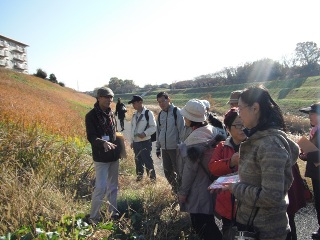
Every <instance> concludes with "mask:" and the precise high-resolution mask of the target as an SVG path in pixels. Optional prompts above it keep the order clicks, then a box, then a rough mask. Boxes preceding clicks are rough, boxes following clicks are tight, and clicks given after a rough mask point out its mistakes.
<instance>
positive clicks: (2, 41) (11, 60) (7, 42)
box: [0, 35, 29, 73]
mask: <svg viewBox="0 0 320 240" xmlns="http://www.w3.org/2000/svg"><path fill="white" fill-rule="evenodd" d="M27 47H29V46H28V45H26V44H24V43H21V42H18V41H16V40H13V39H11V38H8V37H5V36H2V35H0V67H5V68H9V69H13V70H15V71H17V72H22V73H28V58H27V49H26V48H27Z"/></svg>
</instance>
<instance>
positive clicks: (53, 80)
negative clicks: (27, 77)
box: [49, 73, 58, 83]
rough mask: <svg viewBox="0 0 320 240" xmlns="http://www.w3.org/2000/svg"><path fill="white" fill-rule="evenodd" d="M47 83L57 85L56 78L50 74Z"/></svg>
mask: <svg viewBox="0 0 320 240" xmlns="http://www.w3.org/2000/svg"><path fill="white" fill-rule="evenodd" d="M49 81H50V82H53V83H58V81H57V78H56V76H55V75H54V74H53V73H51V74H50V76H49Z"/></svg>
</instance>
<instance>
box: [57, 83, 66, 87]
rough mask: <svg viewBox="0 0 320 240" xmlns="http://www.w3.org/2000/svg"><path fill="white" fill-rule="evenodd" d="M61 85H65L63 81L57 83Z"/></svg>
mask: <svg viewBox="0 0 320 240" xmlns="http://www.w3.org/2000/svg"><path fill="white" fill-rule="evenodd" d="M58 84H59V85H60V86H61V87H65V86H66V85H65V84H64V83H63V82H59V83H58Z"/></svg>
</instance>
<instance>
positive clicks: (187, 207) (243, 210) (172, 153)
mask: <svg viewBox="0 0 320 240" xmlns="http://www.w3.org/2000/svg"><path fill="white" fill-rule="evenodd" d="M113 97H114V93H113V92H112V90H111V89H109V88H106V87H103V88H100V89H99V90H98V91H97V102H96V103H95V105H94V108H93V109H92V110H91V111H90V112H89V113H88V114H87V115H86V129H87V137H88V140H89V142H90V143H91V145H92V155H93V160H94V167H95V172H96V183H95V189H94V192H93V194H92V207H91V212H90V220H91V221H92V222H93V223H96V222H98V221H100V217H101V216H100V212H99V211H100V207H101V204H102V202H103V198H104V197H105V196H106V197H107V199H108V202H109V208H108V213H109V214H110V217H111V218H117V216H118V212H117V203H116V198H117V184H118V175H117V173H118V167H119V161H118V160H119V158H120V153H119V152H120V151H119V146H118V144H117V139H116V133H115V132H116V127H115V126H116V123H115V121H116V120H115V118H114V116H113V112H112V110H111V108H110V104H111V102H112V100H113ZM156 100H157V102H158V104H159V106H160V108H161V111H160V112H159V114H158V117H157V119H156V118H155V116H154V114H153V112H152V111H150V110H148V109H147V108H146V107H145V106H144V105H143V98H142V97H141V96H139V95H134V96H133V97H132V99H131V100H130V101H129V102H128V104H132V106H133V108H134V109H135V110H136V111H135V113H134V114H133V116H132V120H131V133H130V146H131V147H132V148H133V150H134V154H135V163H136V174H137V181H141V180H142V179H143V174H144V170H146V173H147V176H148V177H149V178H150V179H151V181H152V182H155V181H156V172H155V169H154V164H153V159H152V154H151V152H152V142H151V136H152V135H153V134H154V133H156V155H157V157H158V158H160V157H161V158H162V161H163V169H164V175H165V177H166V179H167V180H168V182H169V184H170V185H171V187H172V192H173V193H174V194H176V195H177V197H178V201H179V204H180V210H181V211H186V212H188V213H189V214H190V218H191V223H192V227H193V229H194V230H195V232H196V233H197V234H198V235H199V237H200V238H201V239H228V238H227V236H228V232H229V230H230V229H231V228H232V227H233V226H237V228H238V229H239V230H254V231H257V232H258V233H259V239H264V240H267V239H270V240H271V239H273V240H277V239H279V240H280V239H288V240H289V239H297V236H296V232H295V224H294V215H295V213H296V212H297V211H298V210H299V209H300V208H301V207H303V206H305V200H304V199H303V190H302V188H303V187H302V188H301V184H303V183H301V182H302V178H301V176H300V172H299V168H298V165H297V159H298V158H300V159H301V160H303V161H307V168H306V174H305V176H306V177H310V178H311V180H312V186H313V192H314V200H315V208H316V212H317V218H318V224H319V226H320V169H319V165H320V154H319V150H316V151H312V152H303V151H302V150H301V149H300V151H299V146H298V145H297V144H296V143H295V142H293V141H292V140H290V139H289V138H288V137H287V135H286V125H285V122H284V118H283V114H282V112H281V109H280V108H279V106H278V105H277V103H276V102H275V101H274V100H273V99H272V97H271V96H270V94H269V92H268V90H267V89H266V88H264V87H263V86H252V87H248V88H246V89H244V90H239V91H234V92H232V93H231V96H230V100H229V101H228V104H230V109H229V110H228V111H227V113H226V114H225V115H224V119H223V121H222V122H221V121H219V120H218V119H217V117H216V116H215V115H214V114H212V113H210V111H209V110H210V103H209V102H208V101H207V100H199V99H191V100H189V101H188V102H187V103H186V105H185V106H184V107H183V108H182V109H180V108H178V107H176V106H174V105H173V104H172V103H171V100H170V97H169V95H168V94H167V93H166V92H160V93H158V94H157V96H156ZM119 101H120V99H119V100H118V102H119ZM119 109H120V107H119ZM300 111H301V112H303V113H306V114H308V115H309V118H310V124H311V126H312V129H311V132H310V141H311V142H312V143H313V144H314V145H315V146H316V147H317V148H318V149H319V148H320V146H319V145H320V141H319V140H320V131H319V130H320V129H319V128H320V103H315V104H312V105H311V106H310V107H306V108H302V109H300ZM116 112H117V114H118V116H119V113H120V112H119V110H118V107H117V110H116ZM119 119H120V117H119ZM121 127H122V130H123V129H124V125H121ZM299 152H300V154H299ZM228 174H238V175H239V179H240V181H239V182H235V183H225V184H224V185H223V186H222V187H221V188H220V189H218V190H211V191H210V190H208V186H209V185H210V184H211V183H212V179H213V177H215V178H217V177H219V176H225V175H228ZM288 205H289V207H288ZM253 212H254V216H253V218H254V221H253V222H252V226H250V227H251V229H248V226H249V225H248V222H249V218H251V217H252V213H253ZM215 216H219V217H221V219H222V225H223V226H222V229H221V231H220V229H219V228H218V226H217V224H216V223H215ZM312 237H313V239H320V228H319V229H318V230H317V231H316V232H314V233H312Z"/></svg>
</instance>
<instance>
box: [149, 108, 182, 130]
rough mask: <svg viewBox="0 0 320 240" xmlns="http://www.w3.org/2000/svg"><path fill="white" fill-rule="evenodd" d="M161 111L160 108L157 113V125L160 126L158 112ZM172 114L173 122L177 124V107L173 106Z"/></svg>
mask: <svg viewBox="0 0 320 240" xmlns="http://www.w3.org/2000/svg"><path fill="white" fill-rule="evenodd" d="M161 112H162V110H161V111H160V112H159V114H158V125H159V127H160V126H161V123H160V114H161ZM173 116H174V124H175V125H176V126H177V107H174V108H173ZM147 121H148V120H147Z"/></svg>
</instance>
